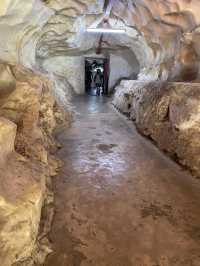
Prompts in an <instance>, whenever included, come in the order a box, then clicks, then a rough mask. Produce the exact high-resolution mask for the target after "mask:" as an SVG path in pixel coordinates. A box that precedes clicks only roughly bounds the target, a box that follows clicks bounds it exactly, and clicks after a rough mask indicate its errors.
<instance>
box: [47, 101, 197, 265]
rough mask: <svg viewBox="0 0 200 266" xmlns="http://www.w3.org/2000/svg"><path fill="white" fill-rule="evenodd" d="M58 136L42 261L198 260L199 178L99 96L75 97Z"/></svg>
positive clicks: (172, 262)
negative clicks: (46, 252)
mask: <svg viewBox="0 0 200 266" xmlns="http://www.w3.org/2000/svg"><path fill="white" fill-rule="evenodd" d="M75 106H76V110H77V112H78V114H77V115H76V120H75V122H74V124H73V126H72V128H71V129H67V130H66V131H64V132H62V134H61V135H60V136H59V140H60V142H62V144H63V149H61V150H60V152H59V156H60V158H62V160H64V163H65V164H64V167H63V169H62V171H61V173H60V175H59V176H57V177H56V178H55V179H54V180H53V183H54V190H55V191H54V192H55V211H56V213H55V218H54V222H53V227H52V231H51V234H50V236H49V238H50V240H51V242H52V246H53V249H54V252H53V253H52V254H51V255H50V256H49V257H48V259H47V262H46V266H177V265H178V266H199V265H200V181H199V180H196V179H195V178H194V177H191V176H190V174H188V173H187V172H185V171H184V170H182V169H181V168H180V166H178V165H176V164H175V163H174V162H172V161H171V160H170V159H169V158H167V157H166V156H165V155H163V154H162V153H161V152H160V151H158V150H157V149H156V148H155V147H154V146H153V145H152V144H151V143H150V142H149V141H148V140H146V139H144V138H143V137H142V136H140V135H139V134H138V133H137V131H136V129H135V128H134V126H133V125H132V122H128V121H126V119H124V118H122V116H121V115H119V114H117V112H115V111H114V110H113V109H112V108H111V107H110V106H109V103H107V100H106V99H104V98H101V97H100V98H96V97H77V99H76V102H75Z"/></svg>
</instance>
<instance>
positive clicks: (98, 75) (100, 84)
mask: <svg viewBox="0 0 200 266" xmlns="http://www.w3.org/2000/svg"><path fill="white" fill-rule="evenodd" d="M94 81H95V85H96V90H97V95H98V96H99V95H101V90H102V87H103V75H102V72H101V70H100V69H97V72H96V75H95V77H94Z"/></svg>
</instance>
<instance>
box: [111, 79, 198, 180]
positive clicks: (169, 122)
mask: <svg viewBox="0 0 200 266" xmlns="http://www.w3.org/2000/svg"><path fill="white" fill-rule="evenodd" d="M113 104H114V105H115V106H116V107H117V108H118V109H120V111H122V112H123V113H126V114H128V115H129V116H130V118H131V119H132V120H134V121H135V123H136V126H137V128H138V130H139V131H140V132H141V133H142V134H144V135H145V136H147V137H149V138H150V139H152V140H153V141H154V142H155V143H156V144H157V145H158V147H159V148H160V149H162V150H164V151H165V152H167V153H169V154H170V155H171V156H172V157H173V159H175V160H177V161H179V162H180V163H181V164H182V165H184V166H185V167H187V168H189V169H190V170H191V171H192V172H193V173H194V174H195V175H196V176H198V177H200V158H199V154H200V141H199V140H200V127H199V125H200V84H198V83H192V84H191V83H163V82H150V83H149V82H145V83H144V82H135V81H123V82H122V83H121V85H120V86H119V87H118V88H117V89H116V94H115V97H114V100H113Z"/></svg>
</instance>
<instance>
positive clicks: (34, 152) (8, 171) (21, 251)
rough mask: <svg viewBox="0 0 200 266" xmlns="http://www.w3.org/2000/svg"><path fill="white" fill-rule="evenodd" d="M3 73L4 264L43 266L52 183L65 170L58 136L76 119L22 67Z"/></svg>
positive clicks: (0, 209)
mask: <svg viewBox="0 0 200 266" xmlns="http://www.w3.org/2000/svg"><path fill="white" fill-rule="evenodd" d="M2 69H4V71H6V73H7V74H8V76H10V79H8V80H7V81H5V82H3V79H2V83H0V94H1V102H0V117H1V118H0V225H1V226H0V239H1V243H0V261H1V265H2V266H10V265H12V264H13V263H16V265H18V264H17V263H19V262H20V265H26V266H27V265H32V264H31V263H32V262H33V261H36V262H37V263H38V265H39V264H40V263H42V262H43V259H44V257H45V256H46V255H47V254H48V253H49V252H50V248H49V247H48V245H47V244H48V241H47V238H46V235H47V233H48V230H49V226H50V223H51V219H52V215H53V210H52V200H53V195H52V193H51V191H50V188H51V179H50V177H52V176H54V175H56V173H57V170H58V169H59V167H60V162H59V161H58V160H57V159H56V158H55V157H54V155H53V153H54V152H55V150H56V149H57V148H58V147H59V145H58V143H57V142H56V141H55V139H54V131H55V129H56V128H60V127H62V126H63V125H67V121H68V123H69V122H70V116H68V118H67V114H66V113H64V112H63V111H62V110H61V109H60V108H59V107H58V105H57V103H56V102H55V99H54V97H53V96H52V95H51V83H50V82H49V81H47V80H46V79H45V78H43V77H42V76H39V75H36V74H34V73H32V72H30V71H27V70H25V69H23V68H20V67H14V66H6V67H5V66H4V67H3V66H2ZM2 76H3V75H2ZM10 80H11V81H12V82H10ZM4 86H7V87H9V86H10V89H9V90H8V89H7V90H4ZM47 206H48V208H47ZM42 211H43V212H44V213H45V222H44V221H42V222H41V214H42ZM40 225H41V226H40ZM39 227H40V235H39V236H38V233H39ZM38 254H39V257H38Z"/></svg>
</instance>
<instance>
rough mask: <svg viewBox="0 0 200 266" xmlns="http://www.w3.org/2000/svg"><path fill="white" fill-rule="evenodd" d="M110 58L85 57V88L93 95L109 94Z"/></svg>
mask: <svg viewBox="0 0 200 266" xmlns="http://www.w3.org/2000/svg"><path fill="white" fill-rule="evenodd" d="M108 78H109V60H108V59H106V58H85V90H86V93H88V94H89V95H93V96H101V95H108Z"/></svg>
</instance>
